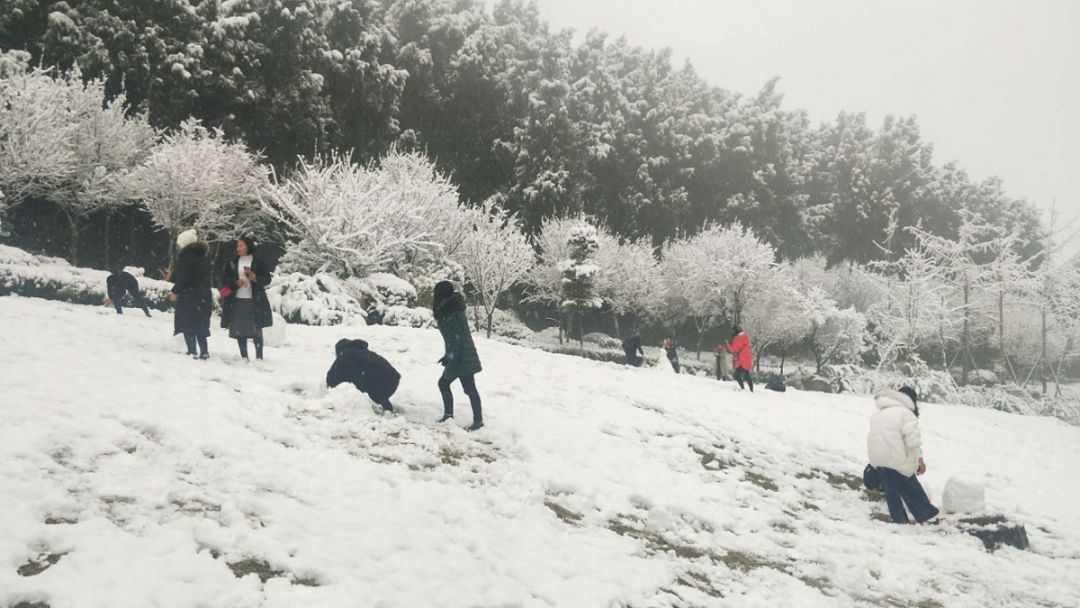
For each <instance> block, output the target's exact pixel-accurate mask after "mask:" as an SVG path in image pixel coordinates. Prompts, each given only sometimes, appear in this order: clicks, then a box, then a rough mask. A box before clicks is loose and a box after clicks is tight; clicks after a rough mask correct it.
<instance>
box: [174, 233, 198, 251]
mask: <svg viewBox="0 0 1080 608" xmlns="http://www.w3.org/2000/svg"><path fill="white" fill-rule="evenodd" d="M197 240H199V234H198V233H197V232H195V229H194V228H192V229H190V230H185V231H183V232H181V233H180V234H178V235H177V236H176V247H177V248H178V249H183V248H184V247H187V246H188V245H190V244H192V243H194V242H195V241H197Z"/></svg>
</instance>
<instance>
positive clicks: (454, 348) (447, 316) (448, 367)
mask: <svg viewBox="0 0 1080 608" xmlns="http://www.w3.org/2000/svg"><path fill="white" fill-rule="evenodd" d="M431 310H432V313H433V315H434V317H435V323H436V324H437V325H438V327H439V333H440V334H442V338H443V344H444V346H445V349H446V354H444V355H443V357H442V359H439V363H441V364H442V365H443V368H444V369H443V373H442V377H441V378H439V392H440V393H442V400H443V416H442V418H440V419H439V422H446V421H447V420H450V419H451V418H453V417H454V394H453V393H451V392H450V384H451V383H453V382H454V380H461V388H463V389H465V394H466V395H468V396H469V402H470V403H471V404H472V411H473V423H472V426H470V427H469V430H470V431H475V430H478V429H480V428H482V427H483V426H484V414H483V412H482V410H481V408H480V393H479V392H478V391H477V390H476V378H475V376H476V374H478V373H480V371H481V369H483V368H482V367H481V365H480V356H479V355H477V354H476V346H475V345H474V344H473V339H472V332H471V331H470V330H469V319H468V318H467V317H466V315H465V298H463V297H461V294H460V293H457V292H455V291H454V285H453V284H452V283H451V282H450V281H441V282H439V283H438V284H437V285H435V290H434V302H433V304H432V306H431Z"/></svg>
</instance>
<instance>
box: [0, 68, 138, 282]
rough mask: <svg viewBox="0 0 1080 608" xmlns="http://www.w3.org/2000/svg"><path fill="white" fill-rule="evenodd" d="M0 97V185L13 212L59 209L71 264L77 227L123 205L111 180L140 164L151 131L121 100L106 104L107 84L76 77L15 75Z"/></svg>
mask: <svg viewBox="0 0 1080 608" xmlns="http://www.w3.org/2000/svg"><path fill="white" fill-rule="evenodd" d="M0 96H2V100H0V184H6V185H7V187H8V188H9V189H10V190H11V191H12V192H13V194H14V196H12V197H11V198H10V199H9V200H10V202H11V203H12V204H15V203H17V202H18V200H19V199H20V198H22V196H24V195H27V194H34V195H37V196H40V197H42V198H45V199H48V200H50V201H52V202H53V203H55V204H56V205H58V206H59V207H60V209H61V210H62V211H63V212H64V215H65V216H66V218H67V220H68V224H69V226H70V235H69V240H68V245H69V261H70V262H71V263H72V264H77V263H78V259H77V258H78V253H79V236H80V234H81V230H80V225H81V223H82V220H83V219H85V218H86V217H87V216H88V215H90V214H91V213H93V212H95V211H98V210H101V209H110V208H114V207H116V206H119V205H121V204H123V203H124V202H125V201H124V196H123V193H122V192H120V191H119V189H118V188H117V180H116V176H117V174H118V173H120V172H122V171H125V170H127V169H129V168H131V167H133V166H135V165H136V164H138V163H139V162H140V161H142V159H143V158H145V156H146V155H147V153H148V152H149V150H150V147H151V146H152V145H153V144H154V139H155V137H156V135H155V133H154V130H153V129H152V128H151V127H150V125H149V123H148V122H147V119H146V116H145V115H143V114H140V113H131V112H129V108H128V107H127V100H126V98H125V97H124V96H123V95H120V96H117V97H115V98H114V99H112V100H109V99H107V97H106V93H105V82H104V81H103V80H90V81H88V82H83V79H82V74H81V73H80V72H79V71H78V70H73V71H71V72H69V73H65V74H61V75H59V76H57V77H55V78H53V77H52V76H51V75H49V74H47V73H45V72H42V71H34V72H30V73H22V74H16V75H15V76H14V77H12V78H10V79H7V80H5V81H3V83H0ZM58 121H60V122H62V123H63V124H62V125H61V124H57V122H58ZM107 218H108V216H106V219H107ZM107 226H108V224H106V229H107ZM105 242H106V244H107V243H108V239H105ZM105 253H106V258H107V257H108V249H107V248H106V252H105Z"/></svg>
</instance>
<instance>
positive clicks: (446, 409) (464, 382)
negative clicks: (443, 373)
mask: <svg viewBox="0 0 1080 608" xmlns="http://www.w3.org/2000/svg"><path fill="white" fill-rule="evenodd" d="M459 380H461V388H463V389H465V394H466V395H468V396H469V403H470V404H471V405H472V415H473V422H474V423H476V422H483V420H484V414H483V412H482V411H481V409H480V393H479V392H478V391H477V390H476V378H475V377H474V376H473V375H472V374H469V375H468V376H462V377H461V378H459ZM453 382H454V381H453V380H452V379H450V378H439V392H440V393H442V402H443V414H444V415H446V416H453V415H454V394H453V393H452V392H450V385H451V384H452V383H453Z"/></svg>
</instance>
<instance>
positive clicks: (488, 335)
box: [487, 308, 495, 340]
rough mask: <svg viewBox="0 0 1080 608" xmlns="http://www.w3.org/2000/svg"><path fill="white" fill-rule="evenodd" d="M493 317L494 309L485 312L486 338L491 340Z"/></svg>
mask: <svg viewBox="0 0 1080 608" xmlns="http://www.w3.org/2000/svg"><path fill="white" fill-rule="evenodd" d="M494 316H495V309H494V308H492V309H491V310H489V311H487V337H488V339H489V340H490V339H491V319H492V318H493V317H494Z"/></svg>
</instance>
